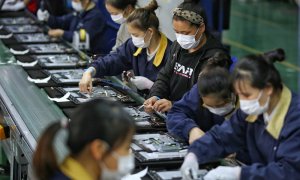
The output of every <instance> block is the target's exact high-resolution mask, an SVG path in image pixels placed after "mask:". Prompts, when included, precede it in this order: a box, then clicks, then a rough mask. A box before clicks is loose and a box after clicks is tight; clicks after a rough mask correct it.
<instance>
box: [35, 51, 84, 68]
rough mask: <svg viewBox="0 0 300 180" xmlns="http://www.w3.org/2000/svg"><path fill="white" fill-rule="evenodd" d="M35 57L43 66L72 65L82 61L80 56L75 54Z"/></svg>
mask: <svg viewBox="0 0 300 180" xmlns="http://www.w3.org/2000/svg"><path fill="white" fill-rule="evenodd" d="M33 58H34V59H35V60H37V61H38V63H39V64H40V65H41V66H42V67H60V66H61V67H72V66H76V65H77V64H78V63H79V61H81V59H80V57H79V56H77V55H75V54H70V55H65V54H55V55H36V56H33Z"/></svg>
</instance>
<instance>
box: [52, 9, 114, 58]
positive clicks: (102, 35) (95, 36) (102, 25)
mask: <svg viewBox="0 0 300 180" xmlns="http://www.w3.org/2000/svg"><path fill="white" fill-rule="evenodd" d="M48 25H49V26H50V27H51V28H53V29H55V28H59V29H63V30H64V34H63V38H64V39H65V40H67V41H69V42H72V40H73V34H74V32H75V31H78V30H79V29H85V30H86V32H87V33H88V34H89V37H90V52H91V53H93V54H108V53H109V52H110V51H111V48H112V46H113V43H114V41H115V39H108V38H107V35H106V33H107V31H108V27H107V25H106V20H105V19H104V17H103V15H102V13H101V12H100V10H99V9H97V7H96V6H95V7H93V8H92V9H90V10H87V11H84V12H82V13H70V14H67V15H64V16H59V17H57V16H50V17H49V20H48ZM110 42H112V43H110Z"/></svg>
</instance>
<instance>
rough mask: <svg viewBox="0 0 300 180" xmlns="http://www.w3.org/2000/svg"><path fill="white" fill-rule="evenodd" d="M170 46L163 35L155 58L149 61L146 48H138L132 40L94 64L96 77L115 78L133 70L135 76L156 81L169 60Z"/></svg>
mask: <svg viewBox="0 0 300 180" xmlns="http://www.w3.org/2000/svg"><path fill="white" fill-rule="evenodd" d="M170 45H171V41H169V40H168V39H167V38H166V36H165V35H163V34H162V36H161V40H160V44H159V48H158V51H157V53H156V55H155V57H153V58H152V60H150V61H148V60H147V52H146V48H144V49H141V48H136V47H135V46H134V45H133V43H132V40H131V38H130V39H129V40H127V41H126V42H125V43H124V44H122V45H121V46H120V47H119V48H117V50H116V51H114V52H111V53H110V54H108V55H106V56H104V57H100V58H98V59H97V60H95V61H94V62H92V64H91V66H92V67H94V68H95V69H96V75H95V77H102V76H115V75H119V74H121V73H122V72H123V71H127V70H131V69H132V70H133V72H134V75H135V76H144V77H146V78H148V79H150V80H151V81H155V80H156V76H157V74H158V72H159V70H160V69H161V68H162V67H163V66H164V65H165V63H166V61H167V59H168V56H169V50H170Z"/></svg>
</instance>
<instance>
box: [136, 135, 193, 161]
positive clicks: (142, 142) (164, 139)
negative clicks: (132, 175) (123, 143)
mask: <svg viewBox="0 0 300 180" xmlns="http://www.w3.org/2000/svg"><path fill="white" fill-rule="evenodd" d="M133 144H135V145H136V146H138V147H140V148H141V149H140V150H136V148H134V147H132V149H133V151H134V152H135V155H136V158H137V159H138V160H139V161H140V162H151V161H152V162H155V161H156V162H157V161H172V160H183V158H184V156H185V155H186V153H187V147H188V145H187V143H185V142H184V141H183V140H180V139H177V138H175V137H173V136H171V135H170V134H168V133H152V134H138V135H135V136H134V137H133Z"/></svg>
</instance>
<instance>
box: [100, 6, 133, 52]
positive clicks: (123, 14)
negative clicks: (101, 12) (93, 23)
mask: <svg viewBox="0 0 300 180" xmlns="http://www.w3.org/2000/svg"><path fill="white" fill-rule="evenodd" d="M136 4H137V0H105V7H106V9H107V11H108V12H109V13H110V15H111V19H112V20H113V21H114V22H116V23H118V24H120V28H119V30H118V33H117V39H116V44H115V46H114V47H113V48H112V50H113V51H115V50H116V49H117V48H118V47H119V46H121V45H122V44H123V43H124V42H125V41H127V40H128V39H129V38H130V34H129V32H128V30H127V27H126V18H127V17H128V16H129V15H130V13H131V12H133V11H134V9H135V6H136Z"/></svg>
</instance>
